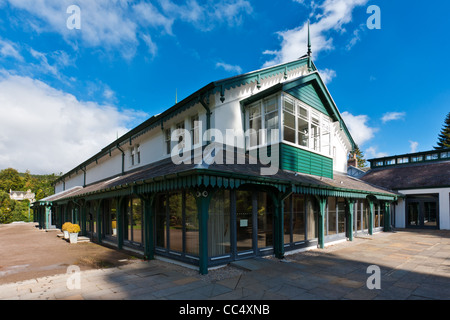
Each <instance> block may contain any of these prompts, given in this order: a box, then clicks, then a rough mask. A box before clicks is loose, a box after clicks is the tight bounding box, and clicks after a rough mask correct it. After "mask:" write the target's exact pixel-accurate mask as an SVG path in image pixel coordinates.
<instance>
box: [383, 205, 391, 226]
mask: <svg viewBox="0 0 450 320" xmlns="http://www.w3.org/2000/svg"><path fill="white" fill-rule="evenodd" d="M384 231H391V204H390V203H389V202H385V203H384Z"/></svg>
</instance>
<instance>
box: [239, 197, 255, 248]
mask: <svg viewBox="0 0 450 320" xmlns="http://www.w3.org/2000/svg"><path fill="white" fill-rule="evenodd" d="M252 211H253V205H252V193H251V192H250V191H240V190H238V191H236V228H237V232H236V237H237V241H236V246H237V250H238V251H242V250H251V249H253V246H252V243H253V241H252V239H253V219H252Z"/></svg>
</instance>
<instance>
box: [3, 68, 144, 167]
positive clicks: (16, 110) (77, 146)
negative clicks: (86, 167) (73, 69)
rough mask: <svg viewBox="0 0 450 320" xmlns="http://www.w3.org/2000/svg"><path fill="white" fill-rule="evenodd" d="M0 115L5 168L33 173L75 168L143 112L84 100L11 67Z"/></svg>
mask: <svg viewBox="0 0 450 320" xmlns="http://www.w3.org/2000/svg"><path fill="white" fill-rule="evenodd" d="M25 93H26V94H25ZM108 95H109V93H108ZM0 114H2V117H0V168H7V167H13V168H16V169H17V170H19V171H25V170H27V169H29V170H30V171H31V172H33V173H52V172H54V173H59V172H66V171H68V170H70V169H72V168H73V167H75V166H76V165H77V164H78V163H81V162H83V161H85V160H86V159H88V158H89V157H91V156H92V155H94V154H95V153H97V152H99V151H100V150H101V149H102V148H103V147H104V146H105V145H107V144H109V143H111V142H112V141H114V140H115V139H116V135H117V134H119V135H121V134H124V133H126V132H127V131H128V130H129V128H127V126H128V124H129V123H130V122H131V121H135V120H136V119H133V117H137V116H142V115H143V114H142V113H139V112H137V113H136V112H131V111H129V110H125V111H119V110H118V109H117V107H115V106H113V105H108V104H106V105H100V104H98V103H95V102H90V101H79V100H78V99H77V98H76V97H74V96H73V95H70V94H67V93H65V92H62V91H60V90H56V89H54V88H52V87H50V86H48V85H47V84H45V83H44V82H42V81H39V80H34V79H32V78H30V77H21V76H15V75H11V74H10V73H8V72H7V71H0Z"/></svg>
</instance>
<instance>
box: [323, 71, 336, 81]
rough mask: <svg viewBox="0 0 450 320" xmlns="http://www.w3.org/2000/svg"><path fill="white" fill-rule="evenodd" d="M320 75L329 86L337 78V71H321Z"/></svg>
mask: <svg viewBox="0 0 450 320" xmlns="http://www.w3.org/2000/svg"><path fill="white" fill-rule="evenodd" d="M319 74H320V76H321V78H322V80H323V82H324V83H325V84H329V83H330V82H331V80H333V79H334V78H335V77H336V71H334V70H331V69H323V70H319Z"/></svg>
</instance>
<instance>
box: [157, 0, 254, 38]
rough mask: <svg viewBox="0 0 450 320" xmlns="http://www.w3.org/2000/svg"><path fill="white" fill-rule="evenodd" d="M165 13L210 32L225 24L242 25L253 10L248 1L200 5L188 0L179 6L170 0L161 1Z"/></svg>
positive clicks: (223, 0)
mask: <svg viewBox="0 0 450 320" xmlns="http://www.w3.org/2000/svg"><path fill="white" fill-rule="evenodd" d="M159 4H160V5H161V7H162V9H163V11H164V13H165V14H166V15H167V16H170V17H172V18H173V19H178V20H181V21H185V22H189V23H192V24H193V25H194V26H195V27H196V28H198V29H200V30H203V31H209V30H212V29H213V28H214V27H216V26H217V25H220V24H223V23H224V22H225V23H226V24H228V26H230V27H233V26H237V25H240V24H241V23H242V19H243V17H244V16H245V15H250V14H251V13H252V12H253V8H252V6H251V4H250V2H248V1H246V0H220V1H207V2H206V3H204V4H203V5H199V4H198V2H197V1H196V0H188V1H186V3H185V4H184V5H178V4H175V3H174V2H172V1H170V0H159Z"/></svg>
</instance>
